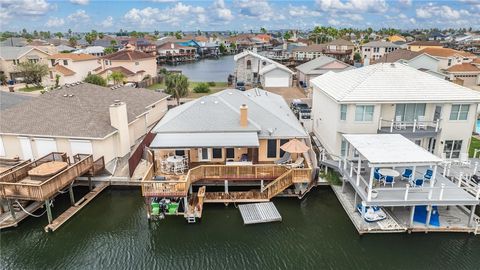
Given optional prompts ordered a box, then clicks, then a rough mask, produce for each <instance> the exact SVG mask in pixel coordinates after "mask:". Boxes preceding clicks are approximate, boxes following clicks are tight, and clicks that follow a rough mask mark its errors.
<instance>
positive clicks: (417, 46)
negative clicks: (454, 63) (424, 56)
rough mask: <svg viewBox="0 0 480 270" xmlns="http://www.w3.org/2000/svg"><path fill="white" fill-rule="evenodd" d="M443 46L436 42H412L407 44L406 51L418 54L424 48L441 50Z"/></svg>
mask: <svg viewBox="0 0 480 270" xmlns="http://www.w3.org/2000/svg"><path fill="white" fill-rule="evenodd" d="M442 47H443V45H442V44H441V43H440V42H438V41H420V40H417V41H414V42H410V43H408V50H410V51H413V52H418V51H421V50H423V49H426V48H442Z"/></svg>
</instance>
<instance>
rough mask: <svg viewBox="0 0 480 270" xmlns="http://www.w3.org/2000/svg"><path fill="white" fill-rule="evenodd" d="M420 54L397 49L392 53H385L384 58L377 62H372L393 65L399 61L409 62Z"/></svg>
mask: <svg viewBox="0 0 480 270" xmlns="http://www.w3.org/2000/svg"><path fill="white" fill-rule="evenodd" d="M421 54H422V53H421V52H414V51H410V50H405V49H398V50H395V51H393V52H390V53H387V54H385V55H384V56H382V57H380V58H379V59H377V60H374V62H375V63H393V62H397V61H399V60H410V59H413V58H415V57H417V56H419V55H421Z"/></svg>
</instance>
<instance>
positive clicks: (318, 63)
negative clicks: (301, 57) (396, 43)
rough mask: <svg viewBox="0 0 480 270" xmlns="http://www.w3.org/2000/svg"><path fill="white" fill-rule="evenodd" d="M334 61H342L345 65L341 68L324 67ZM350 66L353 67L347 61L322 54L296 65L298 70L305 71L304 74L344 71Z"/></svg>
mask: <svg viewBox="0 0 480 270" xmlns="http://www.w3.org/2000/svg"><path fill="white" fill-rule="evenodd" d="M332 62H337V63H340V64H343V65H344V68H339V69H331V68H326V69H322V67H323V66H325V65H327V64H329V63H332ZM350 68H353V67H352V66H350V65H349V64H347V63H344V62H342V61H339V60H337V59H335V58H332V57H328V56H324V55H322V56H320V57H317V58H315V59H313V60H311V61H308V62H306V63H303V64H301V65H299V66H297V67H296V69H297V70H299V71H300V72H302V73H304V74H323V73H326V72H328V71H330V70H331V71H343V70H345V69H350Z"/></svg>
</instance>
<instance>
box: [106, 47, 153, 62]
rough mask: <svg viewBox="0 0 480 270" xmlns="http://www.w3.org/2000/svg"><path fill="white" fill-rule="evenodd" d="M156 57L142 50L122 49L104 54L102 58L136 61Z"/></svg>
mask: <svg viewBox="0 0 480 270" xmlns="http://www.w3.org/2000/svg"><path fill="white" fill-rule="evenodd" d="M148 58H155V56H153V55H150V54H148V53H144V52H141V51H133V50H121V51H118V52H115V53H112V54H107V55H105V56H102V59H108V60H112V61H116V60H118V61H135V60H141V59H148Z"/></svg>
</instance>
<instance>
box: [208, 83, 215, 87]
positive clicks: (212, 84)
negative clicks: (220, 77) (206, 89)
mask: <svg viewBox="0 0 480 270" xmlns="http://www.w3.org/2000/svg"><path fill="white" fill-rule="evenodd" d="M215 85H216V84H215V82H208V86H212V87H213V86H215Z"/></svg>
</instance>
